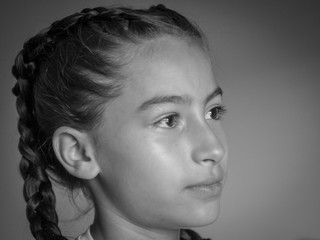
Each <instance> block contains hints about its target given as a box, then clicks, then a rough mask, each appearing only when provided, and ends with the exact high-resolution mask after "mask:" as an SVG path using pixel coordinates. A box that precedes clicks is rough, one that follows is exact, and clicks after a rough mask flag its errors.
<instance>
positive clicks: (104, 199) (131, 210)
mask: <svg viewBox="0 0 320 240" xmlns="http://www.w3.org/2000/svg"><path fill="white" fill-rule="evenodd" d="M12 73H13V75H14V76H15V78H16V79H17V82H16V84H15V86H14V88H13V93H14V94H15V95H16V96H17V100H16V101H17V102H16V104H17V111H18V113H19V122H18V129H19V133H20V141H19V150H20V153H21V155H22V158H21V162H20V172H21V175H22V177H23V179H24V188H23V193H24V198H25V201H26V205H27V207H26V215H27V218H28V220H29V223H30V230H31V233H32V235H33V236H34V238H35V239H37V240H50V239H52V240H54V239H59V240H60V239H67V237H65V236H63V234H62V232H61V231H60V229H59V227H58V223H59V221H58V216H57V213H56V211H55V195H54V192H53V190H52V183H51V182H52V181H55V182H58V183H59V184H61V185H63V186H66V187H67V188H68V189H69V190H70V191H76V190H79V189H80V190H81V191H83V192H84V193H85V195H86V196H88V200H90V201H92V203H93V205H94V208H95V217H94V221H93V223H92V225H91V226H88V230H87V231H86V232H84V233H83V234H81V235H80V236H77V238H76V239H77V240H113V239H136V240H147V239H159V240H160V239H161V240H176V239H184V240H189V239H192V240H194V239H201V237H200V236H199V235H198V234H197V233H196V232H194V231H192V230H190V228H193V227H200V226H205V225H208V224H210V223H212V222H214V221H215V220H216V219H217V217H218V215H219V204H220V196H221V193H222V190H223V186H224V183H225V180H226V171H227V169H226V161H227V155H228V150H227V143H226V139H225V135H224V132H223V129H222V126H221V118H222V116H223V114H224V113H225V107H224V105H223V104H222V89H221V88H220V87H219V85H218V84H217V82H216V81H215V78H214V74H213V70H212V63H211V59H210V54H209V47H208V44H207V41H206V39H205V36H204V35H203V33H202V32H201V30H200V29H199V28H198V27H197V26H196V25H195V24H194V23H192V22H191V21H189V20H188V19H187V18H185V17H184V16H182V15H180V14H179V13H177V12H176V11H174V10H171V9H169V8H166V7H165V6H164V5H157V6H152V7H150V8H149V9H133V8H126V7H110V8H105V7H97V8H92V9H89V8H87V9H84V10H83V11H81V12H79V13H75V14H73V15H70V16H68V17H65V18H63V19H61V20H58V21H56V22H54V23H53V24H52V25H51V26H50V27H49V28H47V29H45V30H43V31H41V32H40V33H38V34H37V35H35V36H34V37H32V38H30V39H29V40H28V41H26V42H25V44H24V46H23V49H22V50H21V52H20V53H19V54H18V56H17V57H16V61H15V64H14V66H13V68H12Z"/></svg>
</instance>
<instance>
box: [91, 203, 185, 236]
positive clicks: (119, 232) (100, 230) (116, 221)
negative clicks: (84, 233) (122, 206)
mask: <svg viewBox="0 0 320 240" xmlns="http://www.w3.org/2000/svg"><path fill="white" fill-rule="evenodd" d="M99 212H100V211H99V209H96V215H95V219H94V222H93V224H92V226H91V229H90V231H91V234H92V237H93V239H94V240H119V239H122V240H179V239H180V230H178V229H174V230H172V229H153V228H147V227H142V226H138V225H136V224H134V223H132V222H130V221H128V220H126V219H124V218H123V217H121V216H119V215H118V214H116V213H114V212H112V211H108V213H107V214H99ZM102 212H103V211H102ZM100 213H101V212H100Z"/></svg>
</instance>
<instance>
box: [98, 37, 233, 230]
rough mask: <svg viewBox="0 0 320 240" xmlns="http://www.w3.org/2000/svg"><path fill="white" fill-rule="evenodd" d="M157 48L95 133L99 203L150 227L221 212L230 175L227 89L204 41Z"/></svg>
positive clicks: (188, 222)
mask: <svg viewBox="0 0 320 240" xmlns="http://www.w3.org/2000/svg"><path fill="white" fill-rule="evenodd" d="M151 45H152V47H150V48H149V49H148V51H145V52H144V53H142V52H140V55H138V56H136V57H135V59H134V60H133V63H132V64H131V65H130V71H129V73H130V79H129V80H128V82H127V84H126V86H125V88H124V89H123V93H122V95H121V96H120V97H118V98H116V99H115V100H114V101H112V102H111V103H109V104H107V105H106V107H105V112H104V116H103V119H102V123H101V126H100V127H99V129H98V131H97V132H96V133H95V134H96V151H97V152H96V156H97V158H98V161H99V164H100V168H101V172H100V174H99V175H98V179H99V183H100V186H101V187H102V194H100V195H101V196H100V195H99V197H98V199H99V201H98V202H99V203H98V204H99V206H98V208H99V207H100V209H99V211H100V210H102V209H103V211H109V212H112V213H116V214H117V216H120V217H121V218H123V219H125V220H128V221H130V222H131V223H134V224H138V225H139V226H145V227H149V228H150V227H152V228H159V229H164V228H165V229H168V228H169V229H176V228H183V227H195V226H203V225H206V224H209V223H211V222H213V221H214V220H215V219H216V218H217V216H218V212H219V201H220V196H221V190H222V187H223V183H224V180H225V178H226V161H227V144H226V139H225V136H224V132H223V130H222V127H221V121H220V118H221V115H222V113H223V106H222V105H221V89H220V88H219V87H218V85H217V83H216V82H215V80H214V77H213V73H212V66H211V62H210V60H209V58H208V56H207V55H206V54H205V53H204V51H203V50H202V49H201V48H199V47H198V46H196V45H192V44H190V43H187V42H185V41H182V40H177V39H175V38H170V37H162V38H160V39H158V40H156V41H155V42H154V43H152V44H151ZM101 208H102V209H101Z"/></svg>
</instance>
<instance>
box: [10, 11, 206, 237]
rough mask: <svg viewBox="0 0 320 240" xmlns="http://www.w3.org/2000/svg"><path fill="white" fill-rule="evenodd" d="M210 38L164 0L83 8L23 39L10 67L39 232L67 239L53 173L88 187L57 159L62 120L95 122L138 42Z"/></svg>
mask: <svg viewBox="0 0 320 240" xmlns="http://www.w3.org/2000/svg"><path fill="white" fill-rule="evenodd" d="M165 34H167V35H173V36H175V37H178V38H182V39H189V40H192V41H195V42H196V43H198V44H199V45H200V46H202V47H203V48H206V43H205V40H204V38H203V35H202V34H201V32H200V30H199V29H198V28H197V27H196V26H195V25H194V24H192V23H190V22H189V21H188V20H187V19H186V18H185V17H183V16H181V15H180V14H178V13H177V12H175V11H173V10H170V9H168V8H166V7H165V6H163V5H158V6H152V7H150V8H149V9H146V10H142V9H140V10H137V9H130V8H124V7H117V8H116V7H115V8H108V9H107V8H103V7H98V8H93V9H84V10H83V11H81V12H79V13H75V14H73V15H71V16H68V17H66V18H63V19H61V20H59V21H56V22H54V23H53V24H52V25H51V26H50V27H49V28H48V29H45V30H43V31H42V32H40V33H39V34H37V35H36V36H34V37H32V38H31V39H29V40H28V41H27V42H25V44H24V46H23V49H22V50H21V51H20V53H19V54H18V55H17V57H16V59H15V64H14V66H13V67H12V73H13V75H14V76H15V78H16V79H17V82H16V84H15V86H14V88H13V93H14V95H15V96H16V97H17V100H16V108H17V111H18V114H19V121H18V130H19V133H20V139H19V144H18V148H19V151H20V153H21V155H22V157H21V161H20V172H21V175H22V177H23V179H24V181H25V182H24V186H23V195H24V199H25V201H26V203H27V207H26V216H27V218H28V220H29V223H30V230H31V233H32V235H33V236H34V238H35V239H37V240H53V239H58V240H60V239H66V238H65V237H63V236H62V234H61V231H60V229H59V227H58V216H57V213H56V211H55V195H54V192H53V189H52V185H51V180H55V181H58V182H59V183H60V184H62V185H64V186H66V187H67V188H68V189H70V190H74V189H84V188H85V184H84V182H83V180H81V179H78V178H76V177H73V176H71V175H70V174H68V173H67V171H66V170H65V169H64V168H63V167H62V165H61V164H60V163H59V161H58V160H57V159H56V156H55V154H54V151H53V148H52V136H53V133H54V132H55V130H56V129H57V128H58V127H61V126H69V127H73V128H75V129H79V130H90V129H93V128H94V127H96V126H97V125H98V124H99V119H100V118H101V114H102V105H103V104H105V103H106V102H108V101H109V100H110V99H113V98H115V97H117V96H119V95H120V94H121V88H122V86H123V84H124V80H125V79H127V78H128V76H126V75H125V71H123V69H124V67H125V66H126V65H127V64H128V63H129V62H130V60H131V59H132V56H134V52H135V51H134V50H135V49H137V47H138V46H141V45H142V44H143V43H144V42H146V41H148V40H152V39H155V38H157V37H159V36H161V35H165Z"/></svg>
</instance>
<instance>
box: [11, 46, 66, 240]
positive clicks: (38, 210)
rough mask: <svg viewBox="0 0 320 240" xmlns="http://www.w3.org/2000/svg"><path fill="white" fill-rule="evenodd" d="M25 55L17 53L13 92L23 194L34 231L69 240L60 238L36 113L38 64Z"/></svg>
mask: <svg viewBox="0 0 320 240" xmlns="http://www.w3.org/2000/svg"><path fill="white" fill-rule="evenodd" d="M24 54H26V53H25V52H24V51H22V52H20V54H19V55H18V56H17V58H16V63H15V65H14V66H13V68H12V73H13V75H14V76H15V77H16V78H17V83H16V84H15V86H14V88H13V93H14V94H15V95H16V96H17V101H16V106H17V111H18V114H19V121H18V130H19V133H20V139H19V144H18V148H19V151H20V153H21V155H22V157H21V161H20V172H21V175H22V177H23V179H24V181H25V182H24V186H23V195H24V199H25V201H26V203H27V208H26V215H27V218H28V220H29V222H30V229H31V232H32V234H33V236H34V237H35V238H36V239H37V240H45V239H46V240H48V239H65V238H62V237H59V238H56V236H60V235H61V232H60V230H59V228H58V217H57V214H56V211H55V195H54V192H53V190H52V185H51V182H50V180H49V178H48V174H47V172H46V161H45V159H43V158H42V155H41V153H40V147H39V142H40V141H41V140H42V139H41V138H42V136H41V132H40V131H39V130H38V129H39V128H38V126H37V121H36V118H35V116H34V98H33V85H34V79H33V77H32V75H33V72H34V71H35V64H34V63H33V62H25V61H24V58H25V56H23V55H24Z"/></svg>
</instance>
